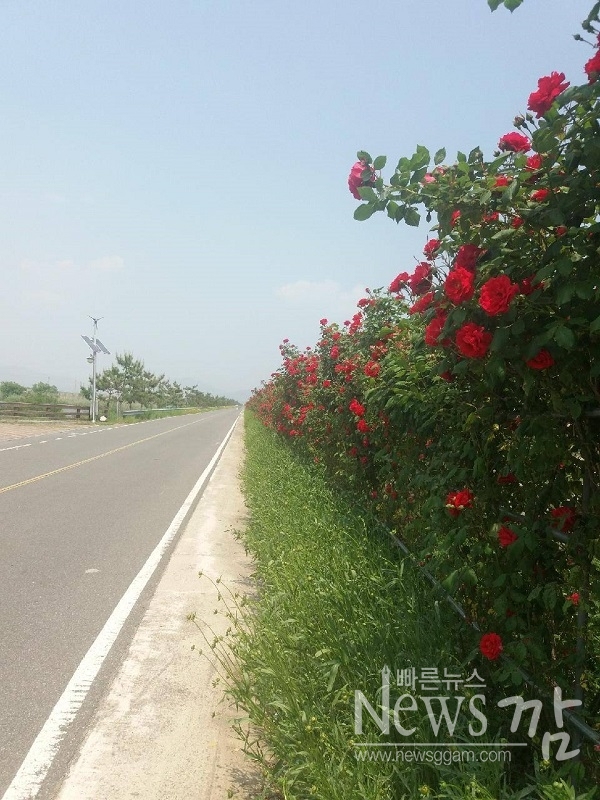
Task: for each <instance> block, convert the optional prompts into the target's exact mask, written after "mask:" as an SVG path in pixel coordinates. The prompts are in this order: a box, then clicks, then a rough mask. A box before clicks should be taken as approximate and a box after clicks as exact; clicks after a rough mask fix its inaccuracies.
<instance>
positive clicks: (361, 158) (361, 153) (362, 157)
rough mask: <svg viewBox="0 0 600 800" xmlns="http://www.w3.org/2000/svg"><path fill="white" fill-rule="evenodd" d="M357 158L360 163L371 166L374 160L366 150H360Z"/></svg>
mask: <svg viewBox="0 0 600 800" xmlns="http://www.w3.org/2000/svg"><path fill="white" fill-rule="evenodd" d="M356 157H357V158H358V160H359V161H366V162H367V164H370V163H371V161H373V159H372V158H371V156H370V155H369V154H368V153H367V151H366V150H359V151H358V153H357V154H356Z"/></svg>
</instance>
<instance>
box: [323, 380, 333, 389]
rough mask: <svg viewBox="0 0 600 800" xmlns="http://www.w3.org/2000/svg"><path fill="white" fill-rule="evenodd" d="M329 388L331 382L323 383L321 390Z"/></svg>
mask: <svg viewBox="0 0 600 800" xmlns="http://www.w3.org/2000/svg"><path fill="white" fill-rule="evenodd" d="M330 386H331V381H329V380H327V381H323V388H324V389H329V387H330Z"/></svg>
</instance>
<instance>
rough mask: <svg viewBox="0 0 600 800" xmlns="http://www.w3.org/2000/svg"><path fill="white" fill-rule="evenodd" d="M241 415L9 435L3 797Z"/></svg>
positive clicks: (131, 627) (0, 654)
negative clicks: (20, 436)
mask: <svg viewBox="0 0 600 800" xmlns="http://www.w3.org/2000/svg"><path fill="white" fill-rule="evenodd" d="M238 413H239V411H238V410H237V409H223V410H220V411H215V412H208V413H204V414H195V415H185V416H180V417H172V418H169V419H161V420H152V421H148V422H144V423H138V424H132V425H127V426H118V427H114V428H111V427H110V426H108V427H98V428H96V429H89V428H86V429H82V430H81V431H73V432H71V433H58V434H54V433H52V434H50V435H47V436H46V435H43V436H36V437H32V438H29V439H19V440H13V441H9V442H2V443H0V614H1V615H0V797H2V796H3V794H4V793H5V792H6V790H7V789H8V787H9V785H10V784H11V781H13V778H14V776H15V774H16V773H17V771H18V770H19V768H20V766H21V764H22V762H23V760H24V759H25V757H26V756H27V754H28V753H29V751H30V748H31V747H32V745H33V743H34V741H35V740H36V737H37V736H38V734H39V732H40V730H41V729H42V727H43V726H44V724H45V723H46V721H47V719H48V717H49V715H50V714H51V712H52V711H53V709H54V707H55V705H56V703H57V701H58V700H59V698H60V697H61V695H62V693H63V691H64V690H65V687H66V686H67V684H68V683H69V681H70V679H71V678H72V676H73V675H74V673H75V672H76V670H77V669H78V667H79V665H80V663H81V661H82V659H83V657H84V656H85V655H86V653H87V652H88V650H89V649H90V646H91V645H92V644H93V643H94V641H95V640H96V637H97V636H98V635H99V633H100V631H101V630H102V629H103V626H104V625H105V623H106V621H107V620H108V619H109V617H110V616H111V614H112V613H113V611H114V609H115V607H116V606H117V604H118V603H119V601H120V600H121V598H122V597H123V596H124V595H125V593H126V592H127V590H128V587H130V585H131V584H132V581H133V580H134V578H135V577H136V575H137V574H138V572H139V571H140V569H141V568H142V567H143V566H144V564H145V563H146V561H147V559H148V557H149V555H150V554H151V553H152V551H153V550H154V549H155V547H156V546H157V544H158V543H159V542H160V541H161V539H162V538H163V536H164V534H165V532H166V531H167V529H169V526H170V525H171V522H172V520H173V518H174V517H175V515H176V514H177V512H178V510H179V509H180V508H181V506H182V504H183V503H184V501H185V500H186V498H187V497H188V495H189V493H190V491H191V490H192V488H193V487H194V485H195V484H196V482H197V480H198V477H199V476H200V475H201V473H203V471H204V470H205V468H206V467H207V465H208V464H209V462H210V461H211V458H212V457H213V455H214V454H215V452H216V450H217V449H218V447H219V445H220V444H221V443H222V441H223V439H224V437H225V436H226V434H227V432H228V431H229V430H230V429H231V426H232V424H233V422H234V421H235V419H236V417H237V415H238ZM165 560H166V559H165V558H163V562H164V561H165ZM158 572H159V570H157V572H156V573H155V574H154V575H153V577H152V578H151V580H150V582H149V583H148V585H147V586H146V588H145V589H144V591H143V593H142V596H141V598H140V600H139V601H138V603H137V604H136V606H135V608H134V610H133V613H132V614H131V615H130V616H129V618H128V621H127V623H126V625H125V626H124V627H123V630H122V631H121V633H120V634H119V637H118V639H117V641H116V643H115V646H114V647H113V648H112V649H111V651H110V655H109V656H108V658H106V661H105V662H104V663H103V666H102V669H101V671H100V674H99V676H98V678H97V679H96V680H95V681H94V682H93V684H92V688H91V691H90V692H89V694H88V695H87V696H86V699H85V701H84V703H83V707H82V708H81V711H80V712H79V713H78V715H77V717H76V721H75V724H73V725H72V726H71V728H70V729H69V732H68V735H67V736H66V737H65V740H64V741H63V742H62V743H61V747H60V752H59V757H58V758H57V759H56V760H55V763H54V766H53V768H52V769H53V770H54V772H55V773H58V772H59V771H60V769H62V768H64V766H65V764H66V763H67V761H68V759H69V758H70V757H71V756H72V755H73V754H74V752H75V750H76V747H77V744H78V742H79V741H80V740H81V737H82V735H83V732H84V730H85V726H86V722H87V721H88V720H89V718H90V716H91V713H92V712H93V708H94V703H95V701H97V699H98V698H99V697H100V696H101V694H102V691H103V688H104V687H105V686H106V684H107V682H108V681H109V680H110V678H111V676H112V675H113V674H114V672H115V670H116V668H117V666H118V664H119V663H120V662H119V659H120V658H121V657H122V655H123V653H124V650H125V648H126V647H127V644H128V642H129V641H130V640H131V637H132V635H133V633H134V631H135V627H136V624H137V622H138V621H139V619H140V617H141V613H142V612H143V609H144V607H145V603H147V601H148V599H149V597H150V596H151V593H152V589H153V586H154V585H155V584H156V580H157V579H158ZM52 777H53V775H52V771H51V772H50V775H49V779H48V780H49V781H50V782H51V780H52ZM54 778H55V780H56V779H57V775H55V776H54ZM42 794H43V793H40V797H41V796H42Z"/></svg>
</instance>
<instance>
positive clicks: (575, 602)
mask: <svg viewBox="0 0 600 800" xmlns="http://www.w3.org/2000/svg"><path fill="white" fill-rule="evenodd" d="M566 599H567V600H570V601H571V603H573V605H574V606H578V605H579V601H580V600H581V595H580V594H579V592H573V594H569V595H567V598H566Z"/></svg>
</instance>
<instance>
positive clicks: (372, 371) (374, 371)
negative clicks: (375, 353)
mask: <svg viewBox="0 0 600 800" xmlns="http://www.w3.org/2000/svg"><path fill="white" fill-rule="evenodd" d="M380 372H381V367H380V365H379V364H378V363H377V362H376V361H369V362H368V363H367V364H365V375H366V376H367V377H368V378H376V377H377V376H378V375H379V373H380Z"/></svg>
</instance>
